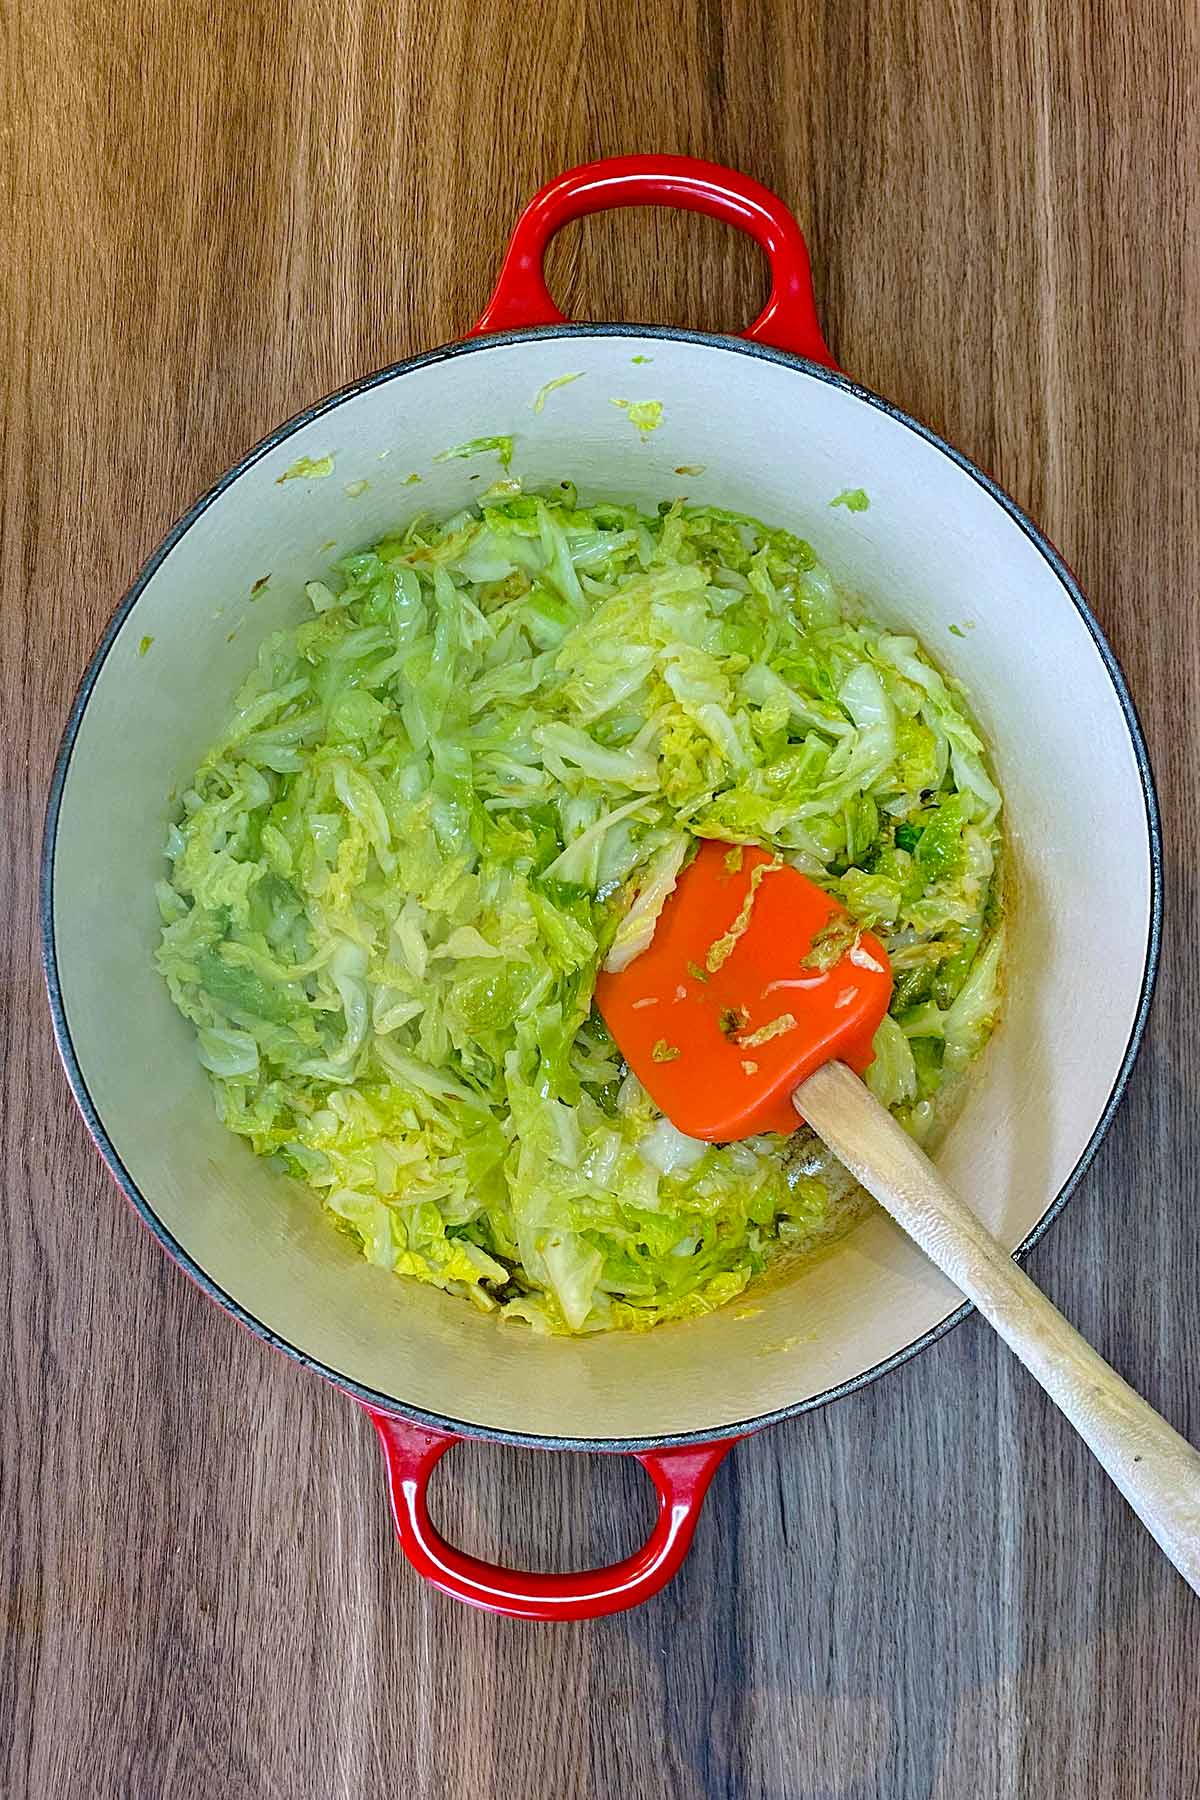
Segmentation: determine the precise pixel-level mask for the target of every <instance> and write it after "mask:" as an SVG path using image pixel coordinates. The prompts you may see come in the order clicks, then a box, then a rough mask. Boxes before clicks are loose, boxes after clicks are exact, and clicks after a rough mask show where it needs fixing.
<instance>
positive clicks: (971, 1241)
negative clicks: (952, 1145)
mask: <svg viewBox="0 0 1200 1800" xmlns="http://www.w3.org/2000/svg"><path fill="white" fill-rule="evenodd" d="M793 1099H794V1101H795V1105H796V1110H797V1111H798V1112H799V1113H800V1114H801V1115H802V1116H803V1117H804V1118H805V1119H806V1120H807V1122H808V1123H809V1125H811V1126H812V1128H813V1130H814V1131H815V1132H816V1133H817V1134H818V1136H819V1137H821V1138H823V1139H824V1141H825V1143H826V1144H828V1146H829V1148H830V1149H831V1150H832V1151H833V1152H834V1153H835V1155H836V1156H837V1157H838V1158H839V1160H840V1161H841V1162H843V1163H844V1164H845V1165H846V1167H847V1168H848V1169H849V1170H850V1172H851V1174H853V1175H854V1176H856V1177H857V1179H858V1180H859V1181H860V1182H861V1183H862V1185H863V1187H865V1188H866V1189H867V1190H868V1192H869V1193H871V1194H873V1195H874V1196H875V1198H876V1199H877V1200H878V1201H879V1202H880V1204H881V1205H882V1206H883V1207H884V1208H886V1210H887V1211H888V1212H889V1213H891V1215H892V1217H893V1218H894V1219H895V1220H896V1222H897V1224H899V1225H901V1226H902V1227H903V1228H904V1230H905V1231H906V1232H907V1233H908V1235H909V1236H910V1237H911V1238H912V1239H913V1240H914V1241H915V1242H916V1243H917V1244H919V1245H920V1247H921V1249H922V1250H924V1252H925V1254H926V1255H927V1256H928V1257H929V1259H930V1261H931V1262H933V1263H936V1265H937V1267H938V1268H939V1269H941V1271H942V1273H943V1274H944V1275H947V1276H949V1278H950V1280H951V1281H952V1282H953V1283H954V1284H955V1286H956V1287H958V1288H960V1289H961V1290H962V1292H963V1293H964V1294H965V1295H966V1296H967V1298H968V1299H969V1300H973V1301H974V1302H975V1305H976V1306H977V1307H978V1308H979V1310H980V1312H981V1313H982V1314H983V1316H984V1318H985V1319H987V1320H988V1321H989V1322H990V1323H991V1324H992V1325H994V1326H995V1328H996V1330H997V1331H998V1332H999V1333H1000V1336H1001V1337H1002V1338H1003V1339H1004V1340H1005V1342H1006V1343H1007V1344H1008V1345H1009V1347H1010V1349H1012V1350H1014V1351H1015V1352H1016V1354H1017V1355H1018V1356H1019V1357H1020V1359H1021V1361H1022V1362H1023V1363H1024V1364H1025V1367H1026V1368H1027V1369H1028V1370H1029V1371H1030V1373H1031V1374H1032V1375H1033V1376H1034V1377H1035V1379H1036V1380H1038V1381H1040V1382H1041V1384H1042V1386H1043V1387H1044V1388H1045V1390H1046V1392H1047V1393H1048V1394H1049V1395H1050V1398H1051V1399H1052V1400H1053V1401H1054V1403H1055V1405H1056V1406H1057V1407H1058V1408H1059V1410H1060V1411H1061V1412H1063V1413H1064V1414H1065V1415H1066V1417H1067V1418H1068V1419H1069V1420H1070V1421H1071V1423H1072V1425H1073V1426H1074V1427H1075V1429H1076V1431H1078V1433H1079V1435H1080V1436H1081V1437H1082V1438H1083V1440H1084V1442H1085V1443H1086V1444H1087V1446H1088V1448H1089V1449H1090V1450H1091V1451H1092V1452H1093V1453H1094V1455H1095V1456H1096V1457H1097V1459H1098V1460H1099V1462H1100V1463H1101V1464H1102V1465H1103V1467H1104V1468H1105V1469H1106V1470H1107V1471H1108V1474H1109V1475H1110V1476H1111V1477H1112V1479H1113V1481H1114V1482H1115V1483H1116V1485H1117V1487H1118V1488H1119V1489H1120V1490H1121V1492H1122V1494H1124V1496H1125V1498H1126V1500H1128V1502H1129V1504H1130V1506H1132V1508H1133V1510H1134V1512H1136V1513H1137V1515H1138V1517H1139V1518H1140V1519H1141V1521H1142V1523H1143V1524H1144V1525H1145V1526H1146V1528H1147V1529H1148V1530H1149V1531H1150V1532H1151V1533H1152V1534H1153V1536H1154V1537H1155V1538H1156V1539H1157V1540H1158V1542H1159V1544H1160V1545H1161V1546H1162V1548H1163V1550H1165V1552H1166V1554H1167V1555H1168V1556H1169V1557H1170V1559H1171V1561H1172V1562H1173V1563H1174V1564H1175V1567H1176V1568H1177V1569H1178V1570H1179V1573H1180V1574H1181V1575H1182V1576H1183V1578H1184V1580H1185V1581H1186V1582H1188V1583H1189V1584H1190V1585H1191V1586H1192V1587H1193V1588H1194V1589H1195V1590H1196V1592H1197V1593H1200V1452H1198V1451H1197V1450H1195V1449H1194V1448H1193V1447H1192V1445H1191V1444H1189V1443H1188V1442H1187V1440H1186V1439H1185V1438H1182V1437H1180V1435H1179V1433H1178V1432H1177V1431H1175V1430H1173V1429H1172V1427H1171V1426H1170V1425H1168V1424H1167V1422H1166V1420H1165V1419H1163V1418H1160V1417H1159V1415H1158V1413H1156V1412H1155V1411H1154V1409H1153V1407H1151V1406H1148V1405H1147V1403H1146V1402H1145V1401H1144V1400H1143V1399H1142V1398H1141V1396H1140V1395H1139V1394H1135V1393H1134V1391H1133V1389H1132V1388H1131V1387H1129V1386H1128V1385H1127V1384H1126V1383H1125V1382H1124V1381H1122V1380H1121V1378H1120V1376H1119V1375H1118V1374H1116V1372H1115V1371H1114V1370H1113V1369H1110V1368H1109V1366H1108V1364H1107V1363H1106V1362H1105V1361H1104V1359H1103V1358H1102V1357H1100V1356H1098V1355H1097V1354H1096V1352H1095V1351H1094V1350H1093V1349H1092V1347H1091V1345H1090V1344H1087V1343H1085V1342H1084V1340H1083V1338H1081V1337H1080V1335H1079V1333H1078V1332H1077V1331H1076V1330H1075V1328H1074V1326H1072V1325H1069V1324H1068V1323H1067V1321H1066V1319H1064V1318H1063V1316H1062V1314H1061V1313H1060V1312H1059V1311H1058V1309H1057V1308H1056V1307H1054V1306H1052V1305H1051V1304H1050V1302H1049V1300H1047V1299H1046V1296H1045V1295H1044V1294H1043V1293H1042V1292H1041V1291H1040V1289H1039V1288H1037V1287H1035V1286H1034V1284H1033V1282H1032V1281H1031V1280H1030V1279H1029V1277H1028V1275H1026V1273H1025V1272H1024V1270H1023V1269H1020V1268H1018V1267H1017V1265H1016V1263H1015V1262H1014V1261H1013V1260H1012V1257H1011V1256H1010V1255H1009V1254H1008V1252H1007V1251H1006V1250H1005V1249H1004V1248H1003V1246H1002V1245H1001V1244H999V1243H998V1242H997V1241H996V1239H995V1238H994V1237H993V1236H992V1234H991V1232H990V1231H988V1230H987V1229H986V1227H985V1226H983V1225H982V1224H981V1223H980V1222H979V1220H978V1219H977V1218H976V1217H975V1215H974V1213H973V1212H971V1210H970V1208H969V1207H967V1206H966V1205H964V1203H963V1201H961V1200H960V1199H959V1197H958V1195H957V1194H955V1193H953V1192H952V1191H951V1189H950V1188H948V1187H947V1186H946V1184H945V1182H944V1181H943V1180H942V1178H941V1176H940V1175H939V1174H938V1172H937V1170H936V1169H935V1168H934V1166H933V1164H932V1163H931V1162H930V1160H929V1158H928V1157H927V1156H926V1155H925V1153H924V1151H923V1150H921V1149H920V1148H919V1147H918V1146H917V1145H916V1144H915V1143H914V1142H913V1141H912V1139H911V1138H910V1137H909V1136H908V1134H907V1132H905V1131H904V1130H903V1129H902V1128H901V1127H900V1126H899V1125H897V1123H896V1121H895V1120H894V1119H893V1118H892V1116H891V1114H890V1113H889V1112H888V1111H887V1109H886V1108H885V1107H883V1106H881V1105H880V1104H879V1102H878V1100H876V1099H875V1097H874V1095H873V1094H872V1093H871V1092H870V1091H869V1090H868V1089H867V1088H866V1087H864V1085H863V1083H862V1082H861V1081H860V1080H859V1078H858V1076H857V1075H855V1074H854V1073H853V1072H852V1071H851V1070H850V1069H848V1068H847V1067H846V1066H845V1064H844V1063H839V1062H831V1063H826V1064H825V1066H824V1067H823V1068H820V1069H818V1070H817V1071H816V1073H815V1074H813V1075H810V1076H809V1078H808V1080H807V1081H805V1082H803V1083H802V1084H801V1085H800V1087H798V1088H797V1089H796V1092H795V1094H794V1096H793Z"/></svg>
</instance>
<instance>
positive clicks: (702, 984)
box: [596, 842, 892, 1143]
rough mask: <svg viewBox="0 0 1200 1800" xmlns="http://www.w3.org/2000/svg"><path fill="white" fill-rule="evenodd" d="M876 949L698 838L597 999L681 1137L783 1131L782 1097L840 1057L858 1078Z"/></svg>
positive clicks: (873, 1010) (731, 853) (782, 874)
mask: <svg viewBox="0 0 1200 1800" xmlns="http://www.w3.org/2000/svg"><path fill="white" fill-rule="evenodd" d="M891 995H892V978H891V974H890V971H889V968H888V960H887V956H886V954H885V952H884V949H883V946H882V945H881V944H880V943H879V942H878V940H877V939H876V938H873V937H872V936H871V935H870V933H869V932H863V933H862V934H861V936H859V935H857V934H856V933H855V931H854V929H853V928H852V927H850V925H849V921H848V919H847V917H846V914H845V912H844V911H843V910H842V908H841V907H840V906H839V905H838V904H837V902H836V900H833V899H831V897H830V896H829V895H828V894H826V893H824V892H822V890H821V889H820V888H819V887H818V886H817V885H816V883H815V882H812V881H809V880H808V879H807V877H806V876H804V875H801V874H799V873H798V871H797V870H795V869H792V868H789V867H788V866H787V865H786V864H784V863H783V862H782V860H781V859H780V858H772V857H770V856H768V855H767V853H766V852H765V851H763V850H756V849H743V848H741V847H740V846H733V845H730V844H718V843H713V842H709V843H705V844H702V845H701V847H700V849H699V851H698V852H697V854H696V857H695V859H694V860H693V862H692V863H691V864H690V866H689V867H688V868H687V869H685V870H684V872H683V874H682V875H681V877H680V879H679V882H678V884H677V886H676V888H675V892H674V894H672V896H671V898H670V899H669V900H668V902H667V904H666V906H665V907H664V909H663V911H662V914H661V915H660V917H659V921H658V927H657V929H656V931H655V933H654V938H653V940H652V942H651V944H650V946H649V948H648V949H646V950H643V952H642V954H641V955H640V956H638V957H635V958H634V960H633V961H632V962H631V963H630V964H629V965H628V967H626V968H625V969H623V970H622V971H621V973H620V974H617V975H601V976H600V979H599V981H598V982H597V984H596V1004H597V1005H598V1006H599V1008H600V1011H601V1012H602V1013H603V1015H604V1018H605V1021H606V1023H607V1025H608V1028H609V1030H610V1031H611V1032H612V1034H613V1036H614V1037H615V1038H616V1040H617V1043H618V1044H619V1045H620V1047H621V1050H622V1053H623V1054H624V1057H625V1060H626V1062H627V1063H628V1064H629V1066H630V1068H631V1069H632V1070H633V1072H634V1074H635V1075H636V1076H637V1078H638V1080H639V1081H640V1082H641V1084H642V1086H643V1087H644V1088H645V1089H646V1092H647V1093H648V1094H649V1095H650V1097H651V1099H652V1100H653V1101H654V1103H655V1105H656V1106H659V1107H661V1108H662V1110H663V1112H665V1113H666V1115H667V1117H668V1118H669V1119H670V1120H671V1122H672V1123H673V1124H674V1125H677V1126H678V1128H679V1130H680V1131H684V1132H686V1133H687V1135H688V1136H689V1137H695V1138H707V1139H708V1140H709V1141H710V1142H712V1143H730V1142H732V1141H733V1140H734V1139H735V1138H744V1137H751V1136H753V1134H754V1133H755V1132H758V1131H784V1132H787V1131H794V1130H795V1128H796V1125H797V1123H798V1120H797V1117H796V1109H795V1107H794V1106H793V1104H792V1096H793V1094H794V1092H795V1090H796V1089H797V1088H798V1087H799V1086H800V1084H801V1082H803V1081H804V1079H805V1078H806V1076H809V1075H811V1074H812V1072H813V1070H814V1069H817V1068H820V1066H821V1065H822V1063H826V1062H830V1061H832V1060H833V1059H834V1058H839V1059H840V1060H841V1061H842V1062H844V1063H847V1064H848V1065H849V1067H850V1068H852V1069H854V1070H856V1071H857V1072H858V1073H859V1074H860V1075H861V1074H862V1072H863V1070H864V1069H866V1068H867V1067H868V1065H869V1064H870V1061H871V1058H872V1055H873V1051H872V1048H871V1040H872V1038H873V1037H874V1035H875V1031H876V1028H877V1026H878V1024H879V1021H880V1020H881V1019H882V1017H883V1015H884V1013H885V1012H886V1011H887V1006H888V1001H889V1000H890V999H891Z"/></svg>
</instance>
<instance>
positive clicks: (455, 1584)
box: [360, 1402, 737, 1619]
mask: <svg viewBox="0 0 1200 1800" xmlns="http://www.w3.org/2000/svg"><path fill="white" fill-rule="evenodd" d="M360 1404H361V1402H360ZM363 1411H364V1412H365V1413H366V1415H367V1417H368V1418H369V1419H370V1421H371V1423H372V1425H374V1427H375V1429H376V1431H377V1432H378V1433H379V1441H380V1443H381V1444H382V1445H383V1455H384V1460H385V1462H386V1464H387V1480H388V1492H389V1494H390V1496H391V1501H392V1517H393V1519H394V1520H395V1522H396V1535H397V1537H398V1538H399V1539H400V1548H401V1549H402V1550H403V1552H404V1554H405V1556H407V1558H408V1560H409V1562H410V1563H411V1564H412V1566H413V1568H414V1569H415V1570H416V1571H417V1574H418V1575H421V1576H423V1577H424V1578H425V1580H426V1581H428V1582H431V1583H432V1585H433V1586H434V1587H435V1588H440V1589H441V1591H442V1593H443V1594H449V1595H450V1596H451V1598H452V1599H455V1600H462V1601H464V1602H465V1603H466V1604H467V1605H468V1606H478V1607H482V1609H483V1610H484V1611H485V1612H493V1613H506V1614H507V1615H508V1617H509V1618H512V1619H599V1618H602V1617H603V1616H604V1614H606V1613H615V1612H624V1611H625V1610H626V1609H627V1608H628V1607H631V1606H640V1604H641V1603H642V1601H643V1600H649V1598H650V1596H651V1595H652V1594H656V1593H657V1592H658V1590H659V1588H661V1587H665V1586H666V1584H667V1582H668V1581H670V1579H671V1577H672V1576H673V1575H675V1574H676V1573H677V1571H678V1569H679V1565H680V1564H681V1563H682V1561H683V1559H684V1557H685V1556H686V1555H687V1553H688V1550H689V1548H690V1546H691V1542H692V1533H693V1532H694V1531H695V1529H696V1520H697V1519H698V1518H699V1516H700V1507H701V1504H702V1502H703V1500H704V1496H705V1494H706V1493H707V1491H708V1484H709V1482H710V1481H711V1480H712V1478H713V1475H714V1474H715V1472H716V1469H717V1466H718V1464H719V1463H720V1462H721V1461H722V1459H723V1458H724V1457H725V1456H726V1454H727V1453H728V1452H729V1450H731V1449H732V1447H733V1445H734V1444H735V1443H736V1442H737V1439H736V1438H722V1439H720V1440H719V1441H717V1442H714V1443H709V1444H687V1445H682V1446H680V1447H678V1448H674V1447H670V1448H667V1449H663V1450H639V1451H636V1452H635V1453H634V1454H635V1455H636V1456H637V1460H638V1462H640V1463H641V1465H642V1467H643V1469H645V1471H646V1473H647V1474H648V1475H649V1477H650V1479H651V1481H652V1482H653V1483H654V1485H655V1487H656V1488H657V1490H658V1518H657V1519H656V1521H655V1525H654V1529H653V1531H652V1532H651V1533H650V1536H649V1537H648V1538H647V1540H646V1542H645V1543H644V1544H643V1545H642V1547H641V1549H640V1550H635V1551H634V1553H633V1555H632V1556H627V1557H625V1558H624V1560H623V1561H621V1562H616V1563H610V1564H609V1566H608V1567H607V1568H606V1569H584V1570H581V1571H580V1572H579V1573H578V1574H570V1575H541V1574H535V1573H534V1572H532V1571H529V1570H525V1569H503V1568H500V1567H499V1566H498V1565H497V1564H495V1563H489V1562H483V1561H482V1560H481V1559H480V1558H479V1557H476V1556H468V1555H467V1554H466V1552H465V1551H463V1550H456V1549H455V1548H454V1546H453V1545H452V1544H448V1543H447V1542H446V1540H445V1538H443V1537H442V1535H441V1533H440V1532H439V1531H438V1530H437V1528H436V1527H435V1526H434V1525H433V1523H432V1521H431V1520H430V1517H429V1509H428V1507H427V1505H426V1501H425V1496H426V1492H427V1490H428V1487H429V1478H430V1476H431V1475H432V1474H433V1471H434V1470H435V1469H436V1467H437V1465H438V1463H439V1462H440V1461H441V1460H442V1458H443V1456H445V1454H446V1452H447V1450H449V1449H450V1448H451V1447H452V1446H453V1445H455V1444H461V1443H462V1442H463V1439H462V1437H461V1436H459V1435H458V1434H457V1433H454V1432H450V1431H435V1430H433V1429H432V1428H431V1427H430V1426H428V1425H418V1424H416V1423H415V1422H414V1421H413V1420H412V1419H403V1418H398V1417H397V1416H396V1414H395V1413H388V1412H381V1411H380V1410H379V1409H378V1408H376V1407H373V1406H364V1407H363Z"/></svg>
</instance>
